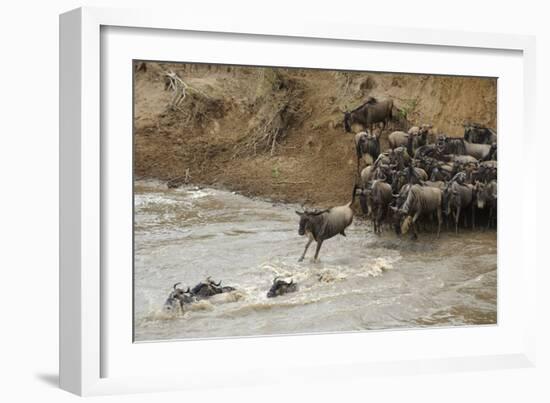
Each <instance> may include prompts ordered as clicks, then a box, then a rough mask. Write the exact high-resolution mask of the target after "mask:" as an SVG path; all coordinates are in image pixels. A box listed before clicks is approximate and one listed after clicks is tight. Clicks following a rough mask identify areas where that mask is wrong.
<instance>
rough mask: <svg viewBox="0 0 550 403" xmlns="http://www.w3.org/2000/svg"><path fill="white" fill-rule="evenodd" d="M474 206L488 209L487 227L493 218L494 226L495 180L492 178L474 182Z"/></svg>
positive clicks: (495, 204) (495, 207)
mask: <svg viewBox="0 0 550 403" xmlns="http://www.w3.org/2000/svg"><path fill="white" fill-rule="evenodd" d="M475 194H476V207H477V208H478V209H480V210H483V209H485V208H488V209H489V218H488V220H487V229H489V228H490V226H491V224H492V221H493V218H494V219H495V226H496V218H497V217H496V214H495V212H496V209H497V181H496V180H492V181H490V182H489V183H482V182H476V184H475Z"/></svg>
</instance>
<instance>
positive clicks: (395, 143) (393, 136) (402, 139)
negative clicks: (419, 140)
mask: <svg viewBox="0 0 550 403" xmlns="http://www.w3.org/2000/svg"><path fill="white" fill-rule="evenodd" d="M408 141H409V134H408V133H405V132H403V131H395V132H391V133H390V134H389V136H388V143H389V146H390V148H391V149H392V150H393V149H394V148H397V147H406V146H407V142H408Z"/></svg>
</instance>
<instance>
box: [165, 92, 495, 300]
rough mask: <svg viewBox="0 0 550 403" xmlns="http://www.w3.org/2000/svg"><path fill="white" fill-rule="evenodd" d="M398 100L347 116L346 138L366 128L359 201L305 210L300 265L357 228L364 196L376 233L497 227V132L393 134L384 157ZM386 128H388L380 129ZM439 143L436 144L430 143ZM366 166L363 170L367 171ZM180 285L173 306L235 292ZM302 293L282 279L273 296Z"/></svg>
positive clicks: (468, 127) (419, 129) (422, 128)
mask: <svg viewBox="0 0 550 403" xmlns="http://www.w3.org/2000/svg"><path fill="white" fill-rule="evenodd" d="M394 110H395V108H394V103H393V101H392V100H384V101H378V100H376V99H375V98H373V97H368V98H367V100H366V101H365V102H364V103H363V104H362V105H360V106H359V107H357V108H355V109H353V110H352V111H346V112H344V121H343V126H344V129H345V131H346V132H348V133H350V132H353V127H354V126H357V125H360V126H362V130H361V131H359V132H357V133H356V134H355V135H354V146H355V151H356V156H357V171H356V173H355V174H354V175H355V176H356V180H355V184H354V186H353V190H352V195H351V200H350V201H349V202H348V203H346V204H345V205H341V206H336V207H332V208H329V209H314V210H312V209H305V210H304V211H296V214H298V215H299V217H300V220H299V227H298V234H299V235H300V236H307V237H308V241H307V244H306V246H305V249H304V251H303V253H302V255H301V256H300V258H299V261H302V260H303V259H304V258H305V255H306V252H307V250H308V248H309V246H310V245H311V243H312V242H313V241H315V242H316V251H315V255H314V261H318V259H319V252H320V249H321V246H322V244H323V242H324V241H326V240H327V239H330V238H332V237H334V236H336V235H338V234H341V235H343V236H346V233H345V230H346V228H347V227H348V226H349V225H350V224H351V223H352V221H353V217H354V211H353V209H352V205H353V204H354V203H355V200H356V199H357V198H359V202H360V206H361V210H362V212H363V213H364V215H365V216H366V217H367V218H368V219H369V220H371V221H372V223H373V227H374V233H375V234H380V233H381V232H382V228H383V226H384V225H387V226H389V227H390V228H393V230H394V231H395V233H396V234H397V235H405V234H407V233H408V232H411V233H412V234H411V238H412V239H417V238H418V233H419V231H420V229H425V230H430V228H432V230H433V231H434V232H436V236H437V237H438V238H439V235H440V232H441V229H442V225H445V228H449V227H450V226H452V228H453V230H454V232H455V233H456V234H458V232H459V228H460V221H461V218H462V220H463V225H464V227H471V228H472V229H475V228H476V224H477V225H478V227H479V226H481V228H482V229H483V230H489V229H490V228H491V227H493V228H496V225H497V133H496V132H495V131H494V130H492V129H490V128H487V127H485V126H482V125H480V124H476V123H465V124H464V136H463V137H449V136H447V135H445V134H438V135H435V134H434V133H433V128H432V126H431V125H430V124H422V125H419V126H413V127H411V128H410V129H409V130H408V131H407V132H404V131H393V132H391V133H389V134H388V136H387V142H388V145H389V147H388V149H387V150H384V151H382V150H381V145H380V138H381V136H382V134H383V131H384V130H385V129H386V128H387V127H388V125H390V124H391V123H392V121H393V120H394ZM380 125H381V126H382V127H380ZM430 141H432V142H430ZM361 165H363V168H362V169H361ZM178 285H179V283H178V284H175V285H174V287H173V290H172V292H171V293H170V296H169V297H168V299H167V300H166V303H165V308H166V309H167V310H173V309H174V308H175V307H176V306H177V305H178V304H179V306H180V307H181V308H182V310H183V307H184V305H185V304H188V303H192V302H195V301H198V300H200V299H204V298H209V297H211V296H213V295H216V294H221V293H224V292H231V291H234V290H235V289H234V288H233V287H221V283H215V282H213V281H212V280H211V279H210V278H207V280H206V281H205V282H201V283H199V284H198V285H197V286H195V287H194V288H193V289H189V288H187V290H186V291H184V290H183V289H180V288H178V287H177V286H178ZM295 291H297V284H296V283H294V282H293V281H292V280H291V281H290V282H287V281H284V280H281V279H280V278H279V277H276V278H275V279H274V280H273V283H272V285H271V288H270V289H269V291H268V292H267V297H268V298H271V297H277V296H279V295H283V294H285V293H288V292H295Z"/></svg>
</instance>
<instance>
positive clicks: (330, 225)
mask: <svg viewBox="0 0 550 403" xmlns="http://www.w3.org/2000/svg"><path fill="white" fill-rule="evenodd" d="M357 189H359V187H358V186H357V184H356V185H355V186H354V187H353V194H352V198H351V201H350V202H349V203H348V204H345V205H343V206H336V207H332V208H330V209H327V210H320V211H296V214H298V215H299V216H300V224H299V227H298V234H299V235H300V236H303V235H307V236H308V238H309V239H308V241H307V244H306V247H305V249H304V253H302V256H301V257H300V259H298V261H299V262H301V261H302V260H304V257H305V256H306V252H307V249H308V248H309V245H311V243H312V242H313V241H315V242H317V249H316V250H315V257H314V261H318V258H319V251H320V250H321V246H322V245H323V242H324V241H326V240H327V239H330V238H332V237H334V236H336V235H338V234H341V235H343V236H346V233H345V232H344V231H345V229H346V228H347V227H348V226H349V225H350V224H351V223H352V221H353V210H352V208H351V205H352V204H353V203H354V202H355V194H356V191H357Z"/></svg>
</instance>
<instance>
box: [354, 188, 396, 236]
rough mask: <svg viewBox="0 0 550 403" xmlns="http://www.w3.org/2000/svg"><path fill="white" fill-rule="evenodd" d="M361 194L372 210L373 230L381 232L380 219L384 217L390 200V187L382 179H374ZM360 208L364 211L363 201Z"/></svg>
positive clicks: (377, 232)
mask: <svg viewBox="0 0 550 403" xmlns="http://www.w3.org/2000/svg"><path fill="white" fill-rule="evenodd" d="M363 195H364V197H366V204H367V206H370V209H371V210H372V220H373V222H374V232H375V233H376V234H379V233H382V229H381V224H382V220H383V219H384V218H385V217H386V213H387V211H388V207H389V205H390V202H391V201H392V188H391V186H390V185H389V184H387V183H386V182H384V181H383V180H381V179H379V180H375V181H373V182H372V185H371V186H370V187H368V188H367V189H364V190H363ZM361 208H362V209H363V212H364V213H367V211H365V207H364V203H363V202H362V203H361Z"/></svg>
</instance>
